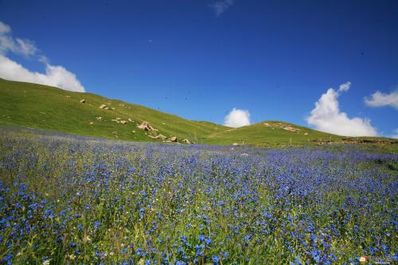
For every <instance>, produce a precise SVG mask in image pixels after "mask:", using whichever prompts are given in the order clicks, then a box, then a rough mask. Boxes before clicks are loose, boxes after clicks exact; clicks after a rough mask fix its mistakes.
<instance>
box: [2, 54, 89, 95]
mask: <svg viewBox="0 0 398 265" xmlns="http://www.w3.org/2000/svg"><path fill="white" fill-rule="evenodd" d="M0 77H1V78H4V79H8V80H15V81H22V82H30V83H37V84H43V85H48V86H55V87H59V88H62V89H65V90H70V91H75V92H84V87H83V86H82V85H81V84H80V82H79V80H77V79H76V76H75V75H74V74H73V73H71V72H69V71H68V70H66V69H65V68H64V67H62V66H54V65H50V64H46V71H45V73H38V72H31V71H29V70H28V69H26V68H24V67H23V66H22V65H20V64H18V63H16V62H15V61H12V60H10V59H9V58H7V57H6V56H4V55H1V54H0Z"/></svg>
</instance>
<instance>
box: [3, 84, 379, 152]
mask: <svg viewBox="0 0 398 265" xmlns="http://www.w3.org/2000/svg"><path fill="white" fill-rule="evenodd" d="M81 99H85V100H86V103H83V104H82V103H80V100H81ZM102 104H106V105H108V106H110V107H112V108H114V109H110V110H104V109H100V108H99V106H100V105H102ZM96 117H102V120H101V121H99V120H97V119H96ZM115 118H120V119H122V120H128V119H129V118H130V119H131V120H133V122H128V123H127V124H125V125H123V124H118V123H116V122H114V121H112V119H115ZM142 121H148V122H149V123H150V124H151V125H152V126H153V127H155V128H157V129H158V130H159V133H161V134H163V135H165V136H168V137H170V136H177V137H178V138H179V139H180V140H181V139H184V138H187V139H189V140H190V141H191V142H194V143H207V144H232V143H239V144H241V143H244V144H252V145H257V146H286V145H308V144H313V143H315V142H319V141H338V142H340V141H342V139H344V138H343V137H340V136H335V135H331V134H327V133H322V132H319V131H315V130H312V129H308V128H305V127H300V126H296V125H293V124H288V123H284V122H267V123H265V122H261V123H257V124H254V125H251V126H246V127H241V128H237V129H232V128H228V127H225V126H221V125H217V124H214V123H210V122H198V121H190V120H186V119H183V118H180V117H177V116H175V115H171V114H167V113H163V112H159V111H156V110H153V109H150V108H146V107H144V106H140V105H135V104H129V103H126V102H123V101H120V100H112V99H108V98H104V97H101V96H98V95H95V94H90V93H76V92H70V91H65V90H61V89H58V88H54V87H49V86H43V85H38V84H31V83H23V82H15V81H7V80H3V79H0V125H3V126H4V125H6V126H7V125H10V126H15V125H17V126H24V127H31V128H40V129H50V130H55V131H61V132H66V133H74V134H79V135H87V136H99V137H105V138H113V139H115V138H116V139H122V140H133V141H159V140H154V139H152V138H150V137H148V135H146V133H145V132H144V131H143V130H140V129H138V128H137V125H138V124H140V123H141V122H142ZM90 122H93V124H90ZM286 126H290V127H293V128H297V129H298V130H297V131H294V132H293V131H289V130H286V129H284V128H285V127H286ZM133 131H135V133H133ZM355 139H357V138H355ZM378 139H380V138H378Z"/></svg>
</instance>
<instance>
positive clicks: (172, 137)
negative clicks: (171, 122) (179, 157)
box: [169, 136, 178, 143]
mask: <svg viewBox="0 0 398 265" xmlns="http://www.w3.org/2000/svg"><path fill="white" fill-rule="evenodd" d="M169 140H170V141H171V142H173V143H176V142H177V141H178V139H177V136H171V137H170V138H169Z"/></svg>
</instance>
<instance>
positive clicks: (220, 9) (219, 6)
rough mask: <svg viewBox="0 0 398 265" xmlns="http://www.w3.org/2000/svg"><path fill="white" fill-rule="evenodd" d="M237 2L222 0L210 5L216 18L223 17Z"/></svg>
mask: <svg viewBox="0 0 398 265" xmlns="http://www.w3.org/2000/svg"><path fill="white" fill-rule="evenodd" d="M234 2H235V0H220V1H216V2H214V3H213V4H211V5H210V7H211V9H213V11H214V13H215V14H216V16H221V15H222V14H223V13H224V12H225V11H226V10H227V9H228V8H230V7H231V6H232V5H233V4H234Z"/></svg>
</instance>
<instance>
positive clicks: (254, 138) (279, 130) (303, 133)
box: [208, 121, 342, 146]
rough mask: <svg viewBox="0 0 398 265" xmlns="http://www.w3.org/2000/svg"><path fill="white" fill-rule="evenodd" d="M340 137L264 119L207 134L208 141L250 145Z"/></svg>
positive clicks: (295, 143) (309, 141)
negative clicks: (248, 124)
mask: <svg viewBox="0 0 398 265" xmlns="http://www.w3.org/2000/svg"><path fill="white" fill-rule="evenodd" d="M340 140H342V137H340V136H336V135H331V134H328V133H323V132H319V131H315V130H311V129H308V128H305V127H300V126H296V125H293V124H290V123H286V122H278V121H264V122H260V123H257V124H253V125H250V126H245V127H241V128H236V129H228V130H224V131H220V132H215V133H212V134H211V135H209V138H208V142H209V143H225V144H228V143H231V142H235V143H237V144H251V145H263V146H264V145H265V146H268V145H271V146H275V145H281V146H283V145H285V146H286V145H307V144H312V143H317V142H325V141H340Z"/></svg>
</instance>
